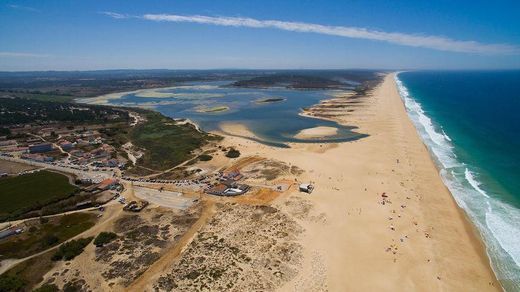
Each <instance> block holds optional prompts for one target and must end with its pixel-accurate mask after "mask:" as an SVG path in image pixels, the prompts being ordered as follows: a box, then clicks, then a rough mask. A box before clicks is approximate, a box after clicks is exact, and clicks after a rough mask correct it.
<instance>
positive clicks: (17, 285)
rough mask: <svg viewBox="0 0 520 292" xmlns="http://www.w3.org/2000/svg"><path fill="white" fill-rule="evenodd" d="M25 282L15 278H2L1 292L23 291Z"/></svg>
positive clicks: (5, 276) (6, 276)
mask: <svg viewBox="0 0 520 292" xmlns="http://www.w3.org/2000/svg"><path fill="white" fill-rule="evenodd" d="M24 286H25V281H24V280H22V279H20V278H18V277H14V276H9V275H2V276H0V291H2V292H4V291H6V292H7V291H22V289H23V287H24Z"/></svg>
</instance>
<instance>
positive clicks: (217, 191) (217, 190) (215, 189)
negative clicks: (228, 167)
mask: <svg viewBox="0 0 520 292" xmlns="http://www.w3.org/2000/svg"><path fill="white" fill-rule="evenodd" d="M227 188H228V187H227V186H226V185H225V184H218V185H214V186H212V187H211V188H209V189H207V190H206V193H208V194H211V195H222V194H224V192H225V191H226V189H227Z"/></svg>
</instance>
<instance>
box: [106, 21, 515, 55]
mask: <svg viewBox="0 0 520 292" xmlns="http://www.w3.org/2000/svg"><path fill="white" fill-rule="evenodd" d="M104 14H105V15H108V16H110V17H113V18H117V19H121V18H129V17H130V16H128V15H124V14H119V13H113V12H106V13H104ZM136 17H137V16H136ZM137 18H142V19H145V20H150V21H166V22H188V23H198V24H209V25H218V26H232V27H251V28H274V29H280V30H286V31H294V32H307V33H318V34H324V35H332V36H339V37H345V38H356V39H367V40H375V41H383V42H388V43H393V44H398V45H404V46H411V47H421V48H428V49H434V50H440V51H450V52H461V53H477V54H516V53H520V48H519V47H517V46H513V45H508V44H484V43H480V42H476V41H461V40H454V39H450V38H447V37H442V36H429V35H418V34H407V33H400V32H384V31H378V30H371V29H366V28H360V27H348V26H328V25H321V24H313V23H305V22H289V21H279V20H258V19H254V18H244V17H211V16H203V15H190V16H183V15H175V14H145V15H143V16H138V17H137Z"/></svg>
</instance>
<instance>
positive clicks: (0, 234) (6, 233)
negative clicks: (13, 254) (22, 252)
mask: <svg viewBox="0 0 520 292" xmlns="http://www.w3.org/2000/svg"><path fill="white" fill-rule="evenodd" d="M22 231H23V229H21V228H9V229H5V230H2V231H0V239H3V238H7V237H9V236H13V235H16V234H20V233H22Z"/></svg>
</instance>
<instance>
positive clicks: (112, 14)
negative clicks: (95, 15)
mask: <svg viewBox="0 0 520 292" xmlns="http://www.w3.org/2000/svg"><path fill="white" fill-rule="evenodd" d="M99 14H103V15H106V16H110V17H112V18H115V19H125V18H130V17H131V16H130V15H128V14H121V13H116V12H110V11H102V12H99Z"/></svg>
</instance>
